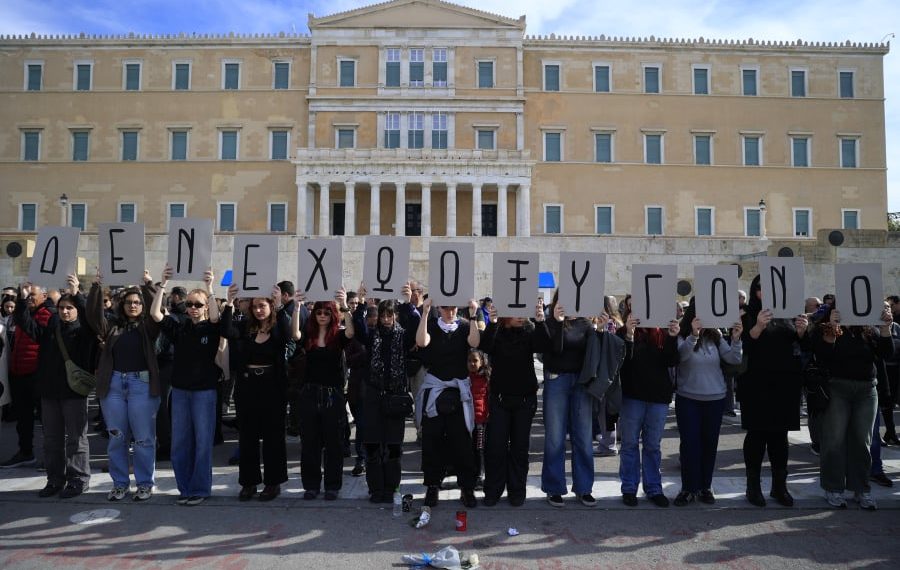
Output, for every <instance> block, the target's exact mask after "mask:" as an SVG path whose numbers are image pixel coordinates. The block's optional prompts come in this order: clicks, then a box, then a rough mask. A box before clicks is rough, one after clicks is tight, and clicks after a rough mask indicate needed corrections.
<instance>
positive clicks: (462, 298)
mask: <svg viewBox="0 0 900 570" xmlns="http://www.w3.org/2000/svg"><path fill="white" fill-rule="evenodd" d="M428 297H429V298H430V299H431V301H432V303H433V304H434V306H436V307H439V306H441V305H454V306H457V307H461V306H464V305H466V304H468V302H469V299H472V298H474V297H475V244H474V243H471V242H469V243H461V242H436V241H433V242H431V244H429V246H428Z"/></svg>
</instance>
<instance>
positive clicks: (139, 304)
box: [122, 301, 144, 307]
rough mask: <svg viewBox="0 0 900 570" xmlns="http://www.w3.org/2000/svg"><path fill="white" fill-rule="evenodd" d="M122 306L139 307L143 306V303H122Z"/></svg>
mask: <svg viewBox="0 0 900 570" xmlns="http://www.w3.org/2000/svg"><path fill="white" fill-rule="evenodd" d="M122 304H123V305H131V306H132V307H140V306H141V305H143V304H144V302H143V301H124V302H123V303H122Z"/></svg>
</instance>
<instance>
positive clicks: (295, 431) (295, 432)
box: [222, 422, 300, 437]
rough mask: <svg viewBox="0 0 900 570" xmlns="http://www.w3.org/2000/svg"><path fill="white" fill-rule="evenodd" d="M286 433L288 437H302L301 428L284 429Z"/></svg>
mask: <svg viewBox="0 0 900 570" xmlns="http://www.w3.org/2000/svg"><path fill="white" fill-rule="evenodd" d="M222 423H225V422H222ZM284 435H286V436H288V437H300V428H295V427H289V428H287V429H286V430H284Z"/></svg>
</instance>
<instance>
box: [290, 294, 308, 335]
mask: <svg viewBox="0 0 900 570" xmlns="http://www.w3.org/2000/svg"><path fill="white" fill-rule="evenodd" d="M304 297H305V295H304V294H303V291H297V292H295V293H294V314H293V315H291V338H292V339H294V341H295V342H296V341H298V340H300V313H301V311H300V308H301V307H303V299H304Z"/></svg>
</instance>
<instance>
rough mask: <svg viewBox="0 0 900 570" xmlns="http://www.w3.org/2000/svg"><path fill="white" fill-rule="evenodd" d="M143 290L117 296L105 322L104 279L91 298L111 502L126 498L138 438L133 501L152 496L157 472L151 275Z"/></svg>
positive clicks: (156, 371)
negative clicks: (98, 348)
mask: <svg viewBox="0 0 900 570" xmlns="http://www.w3.org/2000/svg"><path fill="white" fill-rule="evenodd" d="M143 281H144V282H143V284H142V285H141V286H140V287H128V288H126V289H125V290H124V291H122V293H121V294H120V295H119V303H118V306H117V307H116V311H115V316H114V317H112V318H107V316H106V311H105V309H104V307H103V275H102V274H101V273H100V270H99V269H98V270H97V276H96V278H95V280H94V283H93V285H91V290H90V292H89V293H88V299H87V312H86V316H87V322H88V326H89V327H90V328H91V329H92V330H93V332H94V334H96V335H97V336H98V338H99V339H100V341H101V344H102V346H103V350H102V351H101V353H100V360H99V363H98V365H97V397H99V398H100V402H101V405H102V407H103V419H104V420H105V422H106V428H107V431H108V432H109V444H108V447H107V453H108V454H109V475H110V477H112V480H113V489H112V490H111V491H110V492H109V494H108V495H107V499H108V500H110V501H121V500H123V499H124V498H125V496H126V495H127V494H128V491H129V487H130V475H129V460H128V459H129V452H128V448H129V444H131V441H132V439H133V440H134V478H135V482H136V483H137V490H136V492H135V494H134V496H133V499H134V500H135V501H147V500H149V499H150V497H151V496H152V495H153V486H154V476H155V471H156V413H157V411H158V410H159V400H160V380H159V365H158V364H157V361H156V350H155V345H156V339H157V337H158V336H159V325H158V324H157V323H156V322H154V321H153V319H151V318H149V316H148V314H147V313H148V311H149V309H150V303H151V301H152V300H153V295H154V293H155V291H156V288H155V287H154V286H153V280H152V279H151V278H150V273H149V272H148V271H145V272H144V280H143Z"/></svg>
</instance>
